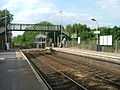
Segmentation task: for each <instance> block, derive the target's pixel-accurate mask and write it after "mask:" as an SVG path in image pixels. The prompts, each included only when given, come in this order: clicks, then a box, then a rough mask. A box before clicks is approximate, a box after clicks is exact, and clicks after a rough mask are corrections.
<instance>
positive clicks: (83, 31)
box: [13, 21, 120, 47]
mask: <svg viewBox="0 0 120 90" xmlns="http://www.w3.org/2000/svg"><path fill="white" fill-rule="evenodd" d="M39 24H40V25H53V24H52V23H50V22H47V21H43V22H40V23H39ZM29 28H32V27H29ZM26 29H27V28H26ZM94 30H96V29H91V28H89V27H87V25H82V24H80V23H75V24H69V25H66V27H65V28H64V31H63V33H64V34H66V35H68V36H69V37H71V36H72V35H73V34H76V35H77V37H81V40H85V41H86V40H92V39H96V37H95V34H94V32H93V31H94ZM99 30H100V35H112V36H113V42H114V41H115V40H120V27H117V26H115V27H113V28H110V27H100V28H99ZM40 33H41V34H44V33H42V32H31V31H26V32H24V34H23V35H21V36H17V37H15V38H14V39H13V42H14V43H15V44H16V45H22V46H27V47H28V46H29V45H31V44H32V43H33V40H34V38H35V36H36V35H38V34H40ZM60 35H61V33H60V32H58V33H55V35H54V32H49V33H47V37H48V38H49V39H50V38H51V39H52V42H54V41H57V37H60ZM69 40H70V39H69ZM54 43H55V42H54Z"/></svg>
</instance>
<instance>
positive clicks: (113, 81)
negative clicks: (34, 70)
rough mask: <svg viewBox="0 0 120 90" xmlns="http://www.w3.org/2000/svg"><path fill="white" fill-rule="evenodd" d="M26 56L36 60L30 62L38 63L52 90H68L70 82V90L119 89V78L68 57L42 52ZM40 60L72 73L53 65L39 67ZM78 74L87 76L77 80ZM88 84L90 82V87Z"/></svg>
mask: <svg viewBox="0 0 120 90" xmlns="http://www.w3.org/2000/svg"><path fill="white" fill-rule="evenodd" d="M26 55H27V56H28V57H29V58H30V59H31V58H32V59H37V62H36V60H31V61H32V62H34V63H35V65H36V64H38V63H39V66H40V67H38V68H39V69H40V68H42V69H43V70H40V71H43V72H44V71H45V73H43V72H42V73H43V76H44V78H45V79H46V80H47V82H48V83H50V85H51V86H52V87H54V90H59V89H58V88H64V89H62V90H69V89H68V87H69V85H70V86H72V85H73V84H71V82H72V83H74V85H75V87H74V85H73V86H72V87H74V89H72V90H87V89H88V90H108V89H109V90H119V88H120V77H119V76H118V77H116V76H114V75H113V74H111V73H109V72H106V71H101V70H99V69H97V68H96V67H94V66H91V65H89V64H84V63H81V62H79V61H78V60H73V59H70V58H68V57H63V56H58V55H56V54H52V55H48V54H46V52H45V53H44V51H43V52H36V53H35V54H32V53H27V54H26ZM40 58H41V59H47V58H49V59H50V60H48V61H55V62H58V63H59V64H61V65H63V66H67V67H69V68H72V69H74V70H73V71H64V70H63V71H62V70H60V69H57V68H56V67H55V66H54V65H53V66H52V65H51V64H46V65H45V66H44V65H40V61H41V59H40ZM46 61H47V60H46ZM44 64H45V63H44ZM44 68H47V70H44ZM51 70H52V71H51ZM49 71H50V72H49ZM51 72H52V73H51ZM78 72H82V73H83V74H85V75H86V74H88V75H87V76H84V75H83V76H84V77H83V78H78V77H77V78H76V76H75V75H74V73H78ZM59 75H60V76H59ZM61 76H63V77H64V79H63V80H62V79H61V78H60V77H61ZM63 77H62V78H63ZM67 80H69V81H67ZM60 81H64V83H63V82H62V83H61V82H60ZM70 81H71V82H70ZM51 82H52V83H51ZM53 82H55V83H53ZM89 82H92V85H91V83H89ZM59 83H61V84H59ZM66 83H67V84H66ZM93 83H94V85H93ZM55 85H56V86H55ZM105 85H106V86H105ZM57 86H59V87H57ZM76 86H77V87H76ZM103 86H104V87H103ZM78 87H79V88H78ZM65 88H66V89H65ZM70 88H71V87H70ZM60 90H61V89H60ZM70 90H71V89H70Z"/></svg>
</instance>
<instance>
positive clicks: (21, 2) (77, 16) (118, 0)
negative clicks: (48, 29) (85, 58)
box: [0, 0, 120, 35]
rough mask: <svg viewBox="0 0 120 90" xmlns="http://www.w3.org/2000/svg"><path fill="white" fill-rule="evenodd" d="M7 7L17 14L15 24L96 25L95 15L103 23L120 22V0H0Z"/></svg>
mask: <svg viewBox="0 0 120 90" xmlns="http://www.w3.org/2000/svg"><path fill="white" fill-rule="evenodd" d="M5 8H7V9H8V10H9V11H10V12H11V13H12V14H13V15H14V20H13V22H14V23H37V22H40V21H46V20H47V21H51V22H53V23H55V24H60V23H62V24H70V23H74V22H80V23H82V24H87V25H89V26H95V22H92V21H91V20H90V19H91V18H96V20H97V21H98V23H99V24H100V25H101V26H110V25H118V26H119V23H120V12H119V9H120V0H1V1H0V9H5ZM60 11H62V12H63V13H62V16H61V15H60ZM17 34H18V33H16V34H14V35H17Z"/></svg>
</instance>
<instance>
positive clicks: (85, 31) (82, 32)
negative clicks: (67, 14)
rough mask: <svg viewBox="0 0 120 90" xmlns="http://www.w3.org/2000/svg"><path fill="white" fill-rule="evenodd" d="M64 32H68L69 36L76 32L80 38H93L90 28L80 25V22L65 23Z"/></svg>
mask: <svg viewBox="0 0 120 90" xmlns="http://www.w3.org/2000/svg"><path fill="white" fill-rule="evenodd" d="M65 32H66V33H68V34H69V36H70V37H71V36H72V35H73V34H77V36H79V37H81V39H82V40H86V39H91V38H94V34H93V33H92V32H91V29H90V28H88V27H87V25H82V24H80V23H79V24H73V25H70V24H69V25H67V26H66V28H65Z"/></svg>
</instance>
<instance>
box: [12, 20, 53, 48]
mask: <svg viewBox="0 0 120 90" xmlns="http://www.w3.org/2000/svg"><path fill="white" fill-rule="evenodd" d="M38 24H40V25H53V24H52V23H50V22H47V21H43V22H40V23H38ZM35 27H36V25H34V26H33V27H29V28H26V30H27V29H31V28H32V29H34V28H35ZM38 34H43V33H42V32H34V31H25V32H24V34H23V35H21V36H17V37H15V38H14V39H13V43H14V45H18V46H22V47H27V48H30V47H31V46H32V43H33V41H34V39H35V37H36V35H38ZM48 34H49V33H48ZM52 34H53V33H52ZM50 36H51V34H50ZM52 36H53V35H52Z"/></svg>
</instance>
